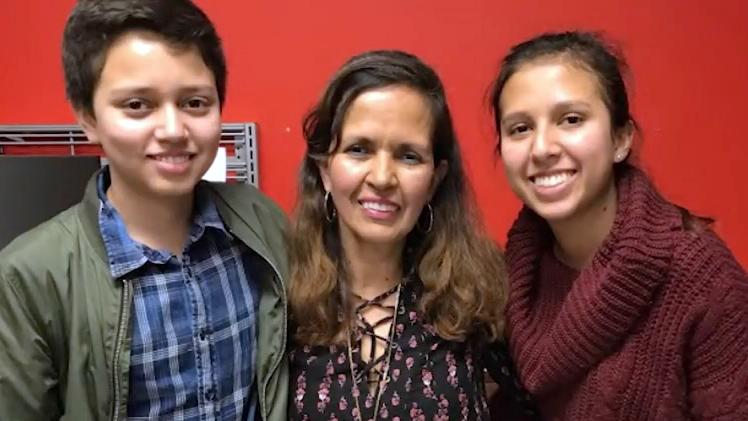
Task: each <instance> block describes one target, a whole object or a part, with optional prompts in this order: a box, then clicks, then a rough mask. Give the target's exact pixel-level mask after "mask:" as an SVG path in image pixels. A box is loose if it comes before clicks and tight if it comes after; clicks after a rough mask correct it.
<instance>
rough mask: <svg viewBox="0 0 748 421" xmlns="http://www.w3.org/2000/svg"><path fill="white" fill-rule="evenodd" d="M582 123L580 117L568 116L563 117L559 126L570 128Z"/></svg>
mask: <svg viewBox="0 0 748 421" xmlns="http://www.w3.org/2000/svg"><path fill="white" fill-rule="evenodd" d="M583 121H584V119H583V118H582V116H580V115H578V114H569V115H566V116H564V118H563V119H562V120H561V124H567V125H571V126H576V125H579V124H581V123H582V122H583Z"/></svg>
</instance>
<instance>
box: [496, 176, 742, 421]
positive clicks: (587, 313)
mask: <svg viewBox="0 0 748 421" xmlns="http://www.w3.org/2000/svg"><path fill="white" fill-rule="evenodd" d="M617 191H618V208H617V213H616V217H615V220H614V223H613V228H612V230H611V232H610V234H609V235H608V237H607V238H606V239H605V241H604V242H603V244H602V245H601V247H600V248H599V250H598V251H597V253H596V254H595V256H594V257H593V259H592V261H591V262H590V263H589V264H588V265H587V266H586V267H585V268H583V270H582V271H581V272H579V273H578V276H577V274H576V273H572V275H569V273H570V271H569V269H568V268H565V267H563V266H562V265H560V264H558V263H557V262H556V264H553V262H554V259H552V258H550V259H549V258H548V256H549V255H548V253H549V250H550V248H551V246H552V243H553V235H552V233H551V231H550V229H549V227H548V225H547V224H546V223H545V222H544V221H543V220H542V219H540V218H539V217H538V216H537V215H536V214H535V213H534V212H532V211H530V210H529V209H523V210H522V211H521V212H520V215H519V218H518V219H517V221H515V223H514V226H513V227H512V229H511V230H510V232H509V241H508V243H507V250H506V258H507V263H508V267H509V271H510V276H509V279H510V291H509V302H508V305H507V311H506V316H507V332H508V335H509V344H510V348H511V352H512V356H513V358H514V360H515V363H516V364H517V368H518V371H519V374H520V377H521V379H522V381H523V383H524V385H525V386H526V387H527V389H528V391H529V392H530V393H532V394H533V396H534V397H535V398H536V400H537V403H538V406H539V407H540V409H541V412H542V413H543V416H544V418H545V419H552V420H574V421H587V420H653V421H654V420H657V421H661V420H667V421H673V420H689V419H697V420H742V421H746V420H748V276H746V273H745V271H744V270H743V269H742V268H741V267H740V265H739V264H738V263H737V262H736V261H735V259H734V257H733V256H732V254H731V253H730V251H729V250H728V249H727V248H726V246H725V245H724V244H723V243H722V241H721V240H720V239H719V238H717V236H716V235H715V234H714V233H712V231H711V230H709V229H708V228H697V229H689V228H686V227H685V226H684V218H683V216H682V214H681V212H680V211H679V209H678V208H676V207H675V206H673V205H672V204H670V203H668V202H667V201H665V200H664V199H663V198H662V197H661V196H660V195H659V194H658V193H657V192H656V190H655V189H654V188H653V186H652V185H651V184H650V182H649V181H648V179H647V178H646V176H645V175H644V174H643V173H642V172H640V171H639V170H636V169H634V168H630V169H628V170H626V171H624V173H623V174H622V175H620V176H619V177H618V180H617ZM554 277H557V279H558V280H559V283H558V284H555V283H554V282H553V278H554ZM564 278H566V282H564ZM573 278H575V279H573ZM564 284H566V285H564Z"/></svg>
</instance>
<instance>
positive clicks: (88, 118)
mask: <svg viewBox="0 0 748 421" xmlns="http://www.w3.org/2000/svg"><path fill="white" fill-rule="evenodd" d="M75 118H76V120H78V124H80V126H81V128H82V129H83V133H85V134H86V138H87V139H88V141H89V142H91V143H101V141H100V139H99V136H98V133H97V131H96V117H94V116H93V115H91V113H89V112H88V111H83V110H77V111H75Z"/></svg>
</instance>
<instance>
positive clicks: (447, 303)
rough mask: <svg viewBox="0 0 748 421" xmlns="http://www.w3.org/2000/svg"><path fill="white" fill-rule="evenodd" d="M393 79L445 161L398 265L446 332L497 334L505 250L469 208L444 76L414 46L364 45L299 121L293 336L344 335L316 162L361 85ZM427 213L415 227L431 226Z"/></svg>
mask: <svg viewBox="0 0 748 421" xmlns="http://www.w3.org/2000/svg"><path fill="white" fill-rule="evenodd" d="M393 85H401V86H407V87H409V88H412V89H414V90H416V91H417V92H419V93H421V94H422V95H423V97H424V98H426V99H427V102H428V104H429V106H430V109H431V112H432V117H433V120H432V121H433V122H434V123H433V128H432V136H431V139H432V145H433V148H432V149H433V154H434V162H436V163H439V162H441V161H446V162H447V164H448V166H447V168H448V170H447V173H446V175H445V177H444V179H443V180H442V181H441V183H440V184H439V185H438V187H437V188H436V191H435V192H434V195H433V197H432V199H431V202H430V203H431V207H432V209H433V224H432V227H433V228H432V229H431V230H429V231H428V232H424V230H420V229H418V228H414V229H413V230H412V231H411V232H410V233H409V234H408V236H407V238H406V246H405V248H404V252H403V256H402V258H403V265H402V266H403V270H404V271H413V274H414V276H415V277H416V278H417V279H418V280H419V281H420V282H421V283H422V284H423V294H422V295H421V297H420V301H419V308H420V311H421V312H422V314H423V315H424V317H425V319H426V321H427V322H428V323H430V324H431V325H433V326H434V328H435V329H436V332H437V334H438V335H439V336H440V337H442V338H444V339H447V340H456V341H464V340H467V339H469V338H472V337H473V335H481V337H482V338H485V339H496V338H498V337H499V336H500V335H501V333H502V328H503V309H504V302H505V279H506V277H505V271H504V262H503V257H502V255H501V253H500V251H499V249H498V247H497V246H496V244H495V243H494V242H493V241H491V240H490V239H489V238H488V236H487V235H486V234H485V231H484V230H483V228H482V226H481V225H480V222H479V218H478V217H477V216H476V211H475V205H474V199H473V196H472V193H471V192H470V190H469V188H468V186H467V185H466V181H465V174H464V171H463V165H462V160H461V158H460V150H459V147H458V144H457V138H456V135H455V132H454V129H453V126H452V119H451V116H450V112H449V108H448V106H447V100H446V95H445V93H444V88H443V86H442V83H441V81H440V80H439V77H438V76H437V74H436V73H435V72H434V70H433V69H431V68H430V67H429V66H427V65H426V64H424V63H423V62H422V61H421V60H419V59H418V58H417V57H415V56H413V55H411V54H408V53H404V52H401V51H370V52H366V53H363V54H360V55H357V56H354V57H353V58H351V59H350V60H348V62H346V63H345V64H344V65H343V67H342V68H340V69H339V70H338V72H337V73H336V74H335V75H334V76H333V78H332V80H331V81H330V82H329V84H328V86H327V88H326V89H325V91H324V93H323V94H322V97H321V99H320V100H319V102H318V103H317V104H316V106H315V107H314V108H313V109H312V110H311V111H310V112H309V114H308V115H307V116H306V117H305V119H304V123H303V124H304V125H303V128H304V137H305V140H306V145H307V148H306V155H305V157H304V161H303V164H302V166H301V172H300V180H299V192H298V203H297V206H296V212H295V220H294V223H293V224H292V227H291V231H290V235H289V260H290V264H291V278H290V290H289V301H290V308H291V319H292V323H293V324H294V327H295V329H294V333H293V334H294V338H295V339H296V341H297V342H299V343H302V344H309V345H331V344H335V343H342V342H343V341H344V340H345V336H344V332H345V331H346V328H347V327H348V326H349V323H351V317H352V306H351V304H350V297H349V292H348V291H347V289H346V281H345V269H346V268H345V259H344V258H343V250H341V243H340V237H339V231H338V223H337V221H334V222H333V223H329V222H327V219H326V218H327V216H328V215H327V213H326V208H325V202H324V201H325V196H324V187H323V184H322V179H321V177H320V172H319V166H318V165H319V164H320V163H322V162H325V161H326V160H327V159H328V157H329V156H330V155H331V154H332V153H334V152H335V151H336V149H337V147H338V145H337V141H336V139H338V138H339V136H340V134H341V128H342V125H343V122H344V119H345V115H346V111H347V110H348V108H349V107H350V106H351V104H352V102H353V101H354V100H355V99H356V98H357V97H358V96H359V95H360V94H362V93H363V92H366V91H369V90H372V89H377V88H382V87H387V86H393ZM426 212H428V211H426V210H424V213H422V214H421V216H420V217H419V224H416V226H418V225H428V220H429V215H425V213H426ZM424 221H426V222H424ZM404 275H405V274H404Z"/></svg>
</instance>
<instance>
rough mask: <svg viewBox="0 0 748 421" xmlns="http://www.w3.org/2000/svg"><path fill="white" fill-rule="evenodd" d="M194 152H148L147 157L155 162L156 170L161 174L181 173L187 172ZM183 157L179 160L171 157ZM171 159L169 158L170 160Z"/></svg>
mask: <svg viewBox="0 0 748 421" xmlns="http://www.w3.org/2000/svg"><path fill="white" fill-rule="evenodd" d="M195 155H196V154H194V153H190V152H180V153H175V152H169V153H157V154H148V155H146V156H147V158H148V159H149V160H151V161H153V162H154V163H155V166H156V170H157V171H158V172H159V173H160V174H163V175H166V176H173V175H183V174H185V173H187V172H188V171H189V169H190V167H191V166H192V161H193V160H194V158H195ZM180 157H182V158H185V157H186V159H181V160H173V158H180ZM170 159H171V160H170Z"/></svg>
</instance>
